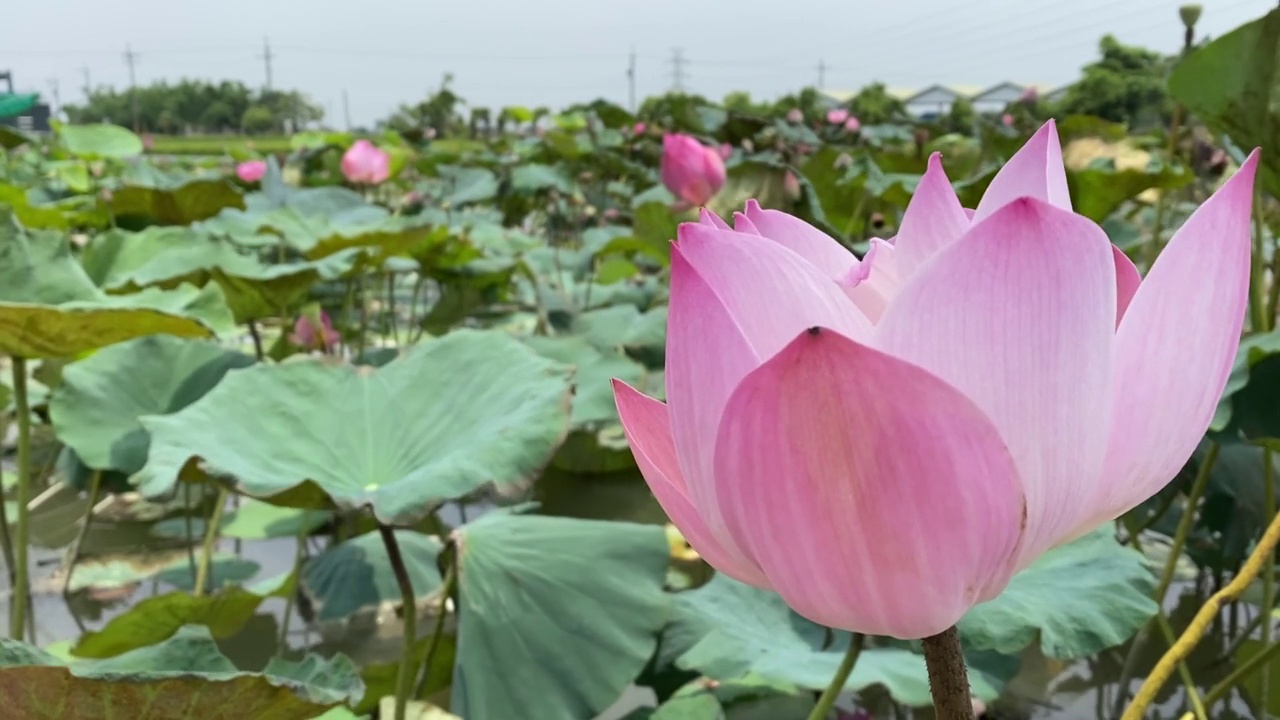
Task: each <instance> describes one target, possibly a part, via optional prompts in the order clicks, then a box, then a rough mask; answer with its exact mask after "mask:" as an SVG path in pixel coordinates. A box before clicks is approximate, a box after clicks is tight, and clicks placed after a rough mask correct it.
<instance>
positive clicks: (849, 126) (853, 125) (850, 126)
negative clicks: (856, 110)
mask: <svg viewBox="0 0 1280 720" xmlns="http://www.w3.org/2000/svg"><path fill="white" fill-rule="evenodd" d="M844 129H845V132H851V133H856V132H858V131H859V130H861V129H862V123H861V122H858V118H856V117H850V118H849V119H848V120H845V121H844Z"/></svg>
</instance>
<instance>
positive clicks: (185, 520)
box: [182, 483, 198, 577]
mask: <svg viewBox="0 0 1280 720" xmlns="http://www.w3.org/2000/svg"><path fill="white" fill-rule="evenodd" d="M182 506H183V508H184V509H185V510H186V512H184V513H182V524H183V525H184V526H186V530H187V565H188V566H189V567H190V568H191V577H195V576H196V574H197V572H198V571H197V570H196V533H195V529H194V528H192V527H191V483H182Z"/></svg>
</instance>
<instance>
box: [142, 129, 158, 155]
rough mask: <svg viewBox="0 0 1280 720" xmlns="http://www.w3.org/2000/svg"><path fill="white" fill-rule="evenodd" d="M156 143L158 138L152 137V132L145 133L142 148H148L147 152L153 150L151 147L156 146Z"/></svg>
mask: <svg viewBox="0 0 1280 720" xmlns="http://www.w3.org/2000/svg"><path fill="white" fill-rule="evenodd" d="M155 144H156V139H155V138H154V137H152V136H151V133H147V134H145V135H143V136H142V149H143V150H146V151H147V152H151V148H152V147H154V146H155Z"/></svg>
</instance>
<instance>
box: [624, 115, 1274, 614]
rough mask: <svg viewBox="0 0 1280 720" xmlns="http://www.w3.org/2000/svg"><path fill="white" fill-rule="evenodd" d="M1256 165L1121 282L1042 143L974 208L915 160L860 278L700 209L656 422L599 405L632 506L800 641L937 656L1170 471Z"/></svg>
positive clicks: (1224, 359)
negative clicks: (866, 641)
mask: <svg viewBox="0 0 1280 720" xmlns="http://www.w3.org/2000/svg"><path fill="white" fill-rule="evenodd" d="M1258 157H1259V152H1258V151H1256V150H1255V151H1254V152H1253V154H1252V155H1250V156H1249V159H1248V160H1247V161H1246V162H1245V163H1244V165H1243V166H1242V167H1241V169H1240V170H1239V171H1238V172H1237V173H1236V175H1235V177H1233V178H1231V179H1230V180H1229V181H1227V182H1226V183H1225V184H1224V185H1223V187H1222V188H1221V189H1220V190H1219V191H1218V192H1217V193H1216V194H1215V195H1214V196H1213V197H1211V198H1210V199H1209V200H1208V201H1206V202H1205V204H1204V205H1203V206H1202V207H1200V208H1199V210H1197V211H1196V212H1195V213H1194V214H1193V215H1192V216H1191V217H1190V218H1189V219H1188V220H1187V222H1186V223H1185V224H1184V225H1183V226H1182V228H1181V229H1180V230H1179V231H1178V232H1177V234H1176V235H1175V236H1174V237H1173V239H1172V240H1171V241H1170V242H1169V244H1168V246H1167V247H1166V248H1165V250H1164V251H1163V252H1162V253H1161V255H1160V257H1159V259H1158V260H1157V262H1156V263H1155V266H1154V267H1153V268H1152V269H1151V271H1150V273H1148V275H1147V277H1146V278H1140V277H1139V275H1138V271H1137V269H1136V268H1135V267H1134V265H1133V263H1132V262H1130V261H1129V260H1128V258H1126V257H1125V255H1124V253H1122V252H1120V250H1119V249H1117V248H1116V247H1115V246H1113V245H1112V244H1111V242H1110V241H1109V240H1108V239H1107V235H1106V234H1105V233H1104V232H1103V231H1102V229H1101V228H1100V227H1098V225H1097V224H1096V223H1094V222H1093V221H1091V220H1089V219H1087V218H1085V217H1083V216H1081V215H1077V214H1075V213H1073V212H1072V210H1071V200H1070V198H1069V197H1068V193H1067V178H1066V172H1065V171H1064V169H1063V165H1062V153H1061V148H1060V145H1059V143H1058V137H1057V131H1056V129H1055V127H1054V124H1053V123H1052V121H1050V122H1049V123H1048V124H1046V125H1045V126H1044V127H1042V128H1041V129H1040V131H1039V132H1037V133H1036V134H1035V136H1033V137H1032V138H1031V139H1030V140H1029V141H1028V142H1027V143H1026V145H1025V146H1023V148H1022V149H1021V150H1020V151H1019V152H1018V153H1017V154H1016V155H1015V156H1014V157H1013V158H1012V159H1010V161H1009V162H1008V164H1006V165H1005V166H1004V168H1002V169H1001V170H1000V172H999V173H998V174H997V175H996V177H995V178H994V179H993V180H992V182H991V184H990V186H989V187H988V189H987V191H986V193H985V194H984V196H983V197H982V200H981V201H980V202H979V203H978V207H977V209H976V210H973V211H968V210H965V209H964V208H962V207H961V205H960V202H959V200H958V199H957V198H956V194H955V192H954V190H953V189H952V186H951V183H950V182H949V181H948V179H947V177H946V174H945V173H944V172H943V169H942V164H941V161H940V159H939V155H938V154H937V153H935V154H934V155H933V156H932V157H931V158H930V159H929V166H928V171H927V172H926V173H925V175H924V177H923V178H921V180H920V183H919V186H918V188H917V189H916V191H915V195H914V196H913V197H912V199H911V202H910V204H909V205H908V206H907V209H906V212H905V214H904V216H903V218H902V222H901V224H900V228H899V231H898V235H897V237H896V238H894V239H892V240H890V241H884V240H879V239H875V240H872V244H871V251H870V252H869V253H867V255H866V257H864V258H862V259H861V260H859V259H858V258H856V257H854V256H853V255H852V254H851V253H850V252H849V251H848V250H846V249H845V248H844V247H843V246H842V245H840V244H839V243H838V242H836V241H835V240H833V239H831V238H830V237H828V236H827V235H825V234H823V233H822V232H821V231H819V230H818V229H816V228H814V227H812V226H810V225H808V224H807V223H805V222H803V221H801V220H799V219H797V218H795V217H792V216H790V215H787V214H785V213H782V212H778V211H773V210H764V209H761V208H760V206H759V205H757V204H756V203H755V202H749V203H747V207H746V211H745V213H739V214H738V215H736V216H735V220H734V223H735V224H734V227H733V228H732V229H730V227H729V226H728V225H727V224H726V223H725V222H724V221H723V220H721V219H720V218H718V217H716V216H715V215H713V214H712V213H710V212H705V211H704V213H703V217H702V220H701V222H698V223H686V224H684V225H682V226H681V227H680V230H679V234H678V239H677V241H676V243H675V244H674V245H673V246H672V253H671V299H670V315H669V320H668V325H667V358H666V382H667V386H666V397H667V402H666V403H662V402H659V401H657V400H654V399H652V398H649V397H646V396H645V395H642V394H640V393H639V392H638V391H636V390H634V389H632V388H631V387H630V386H628V385H626V384H625V383H623V382H621V381H618V380H615V381H614V392H615V398H616V400H617V404H618V411H619V413H620V415H621V417H622V422H623V425H624V427H625V429H626V433H627V438H628V440H629V442H630V444H631V448H632V451H633V453H634V454H635V457H636V461H637V463H638V464H639V466H640V469H641V471H642V472H643V474H644V476H645V479H646V480H647V481H648V483H649V487H650V488H651V489H652V490H653V493H654V495H655V496H657V498H658V501H659V502H660V503H661V504H662V506H663V508H664V509H665V510H666V512H667V515H668V516H669V517H670V518H671V520H672V522H673V523H674V524H675V525H676V526H677V527H678V528H679V529H680V531H681V533H682V534H683V535H684V537H685V538H686V539H687V540H688V542H689V543H690V545H691V546H692V547H693V548H694V549H695V550H697V551H698V553H699V554H700V555H701V556H702V557H703V558H705V559H706V560H707V562H709V563H710V564H711V565H712V566H714V567H715V568H716V569H718V570H719V571H721V572H724V573H725V574H727V575H729V576H731V577H734V578H736V579H738V580H740V581H742V582H745V583H748V584H751V585H754V586H757V587H761V588H766V589H773V590H776V591H777V592H778V593H780V594H781V595H782V597H783V599H785V600H786V602H787V603H788V604H789V605H790V606H791V607H792V608H794V609H795V610H796V611H797V612H799V613H800V614H801V615H803V616H805V617H807V618H810V619H812V620H814V621H816V622H819V623H822V624H825V625H828V626H831V627H835V628H842V629H846V630H852V631H857V632H863V633H871V634H876V635H889V636H893V637H898V638H906V639H911V638H921V637H926V636H930V635H934V634H936V633H939V632H942V631H943V630H945V629H946V628H948V627H950V626H952V625H954V624H955V623H956V621H957V620H959V619H960V618H961V616H963V615H964V614H965V612H966V611H967V610H968V609H969V608H970V607H972V606H973V605H974V604H976V603H980V602H984V601H986V600H990V599H992V598H994V597H996V596H997V595H999V594H1000V592H1001V591H1002V590H1003V589H1004V587H1005V586H1006V584H1007V583H1008V582H1009V579H1010V577H1011V576H1012V575H1013V574H1014V573H1015V572H1017V571H1018V570H1020V569H1022V568H1025V567H1026V566H1027V565H1029V564H1030V563H1031V562H1032V561H1034V560H1035V559H1036V558H1037V557H1038V556H1039V555H1041V554H1042V553H1044V552H1045V551H1046V550H1048V549H1050V548H1053V547H1055V546H1058V545H1060V544H1062V543H1064V542H1068V541H1070V540H1072V539H1074V538H1077V537H1079V536H1081V535H1083V534H1085V533H1087V532H1089V531H1091V530H1093V529H1094V528H1097V527H1099V526H1100V525H1101V524H1103V523H1105V522H1107V521H1109V520H1111V519H1112V518H1115V517H1117V516H1119V515H1120V514H1122V513H1124V512H1126V511H1127V510H1129V509H1131V508H1133V507H1134V506H1136V505H1137V504H1138V503H1140V502H1142V501H1143V500H1145V499H1146V498H1148V497H1149V496H1151V495H1152V494H1154V493H1155V492H1157V491H1158V490H1159V489H1160V488H1162V487H1163V486H1164V485H1165V484H1166V483H1167V482H1168V480H1169V479H1170V478H1171V477H1173V476H1174V475H1175V474H1176V473H1177V472H1178V470H1179V469H1180V468H1181V467H1182V465H1183V463H1184V462H1185V461H1186V459H1187V458H1188V457H1189V456H1190V455H1191V453H1192V451H1193V450H1194V448H1195V447H1196V444H1197V443H1198V442H1199V441H1200V439H1201V438H1202V436H1203V434H1204V432H1205V429H1206V428H1207V427H1208V425H1209V422H1210V420H1211V418H1212V417H1213V414H1214V410H1215V407H1216V405H1217V401H1218V398H1219V397H1220V396H1221V393H1222V390H1223V387H1224V386H1225V384H1226V380H1227V376H1228V374H1229V372H1230V369H1231V364H1232V360H1233V358H1234V356H1235V354H1236V348H1237V343H1238V341H1239V337H1240V329H1241V325H1242V322H1243V317H1244V309H1245V305H1246V302H1247V295H1248V285H1249V266H1250V238H1249V213H1250V207H1251V205H1252V197H1253V189H1252V186H1253V178H1254V174H1255V171H1256V170H1257V165H1258ZM1191 339H1194V340H1191ZM868 578H874V580H875V581H874V582H868Z"/></svg>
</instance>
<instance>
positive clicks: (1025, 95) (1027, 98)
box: [1018, 87, 1040, 105]
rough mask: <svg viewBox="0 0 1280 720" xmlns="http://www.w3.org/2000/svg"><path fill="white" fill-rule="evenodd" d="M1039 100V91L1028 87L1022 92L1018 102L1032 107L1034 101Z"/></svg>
mask: <svg viewBox="0 0 1280 720" xmlns="http://www.w3.org/2000/svg"><path fill="white" fill-rule="evenodd" d="M1039 99H1040V91H1039V90H1036V89H1035V88H1033V87H1029V88H1027V89H1026V90H1023V91H1022V95H1021V96H1020V97H1019V98H1018V102H1021V103H1026V104H1027V105H1034V104H1035V102H1036V100H1039Z"/></svg>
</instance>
